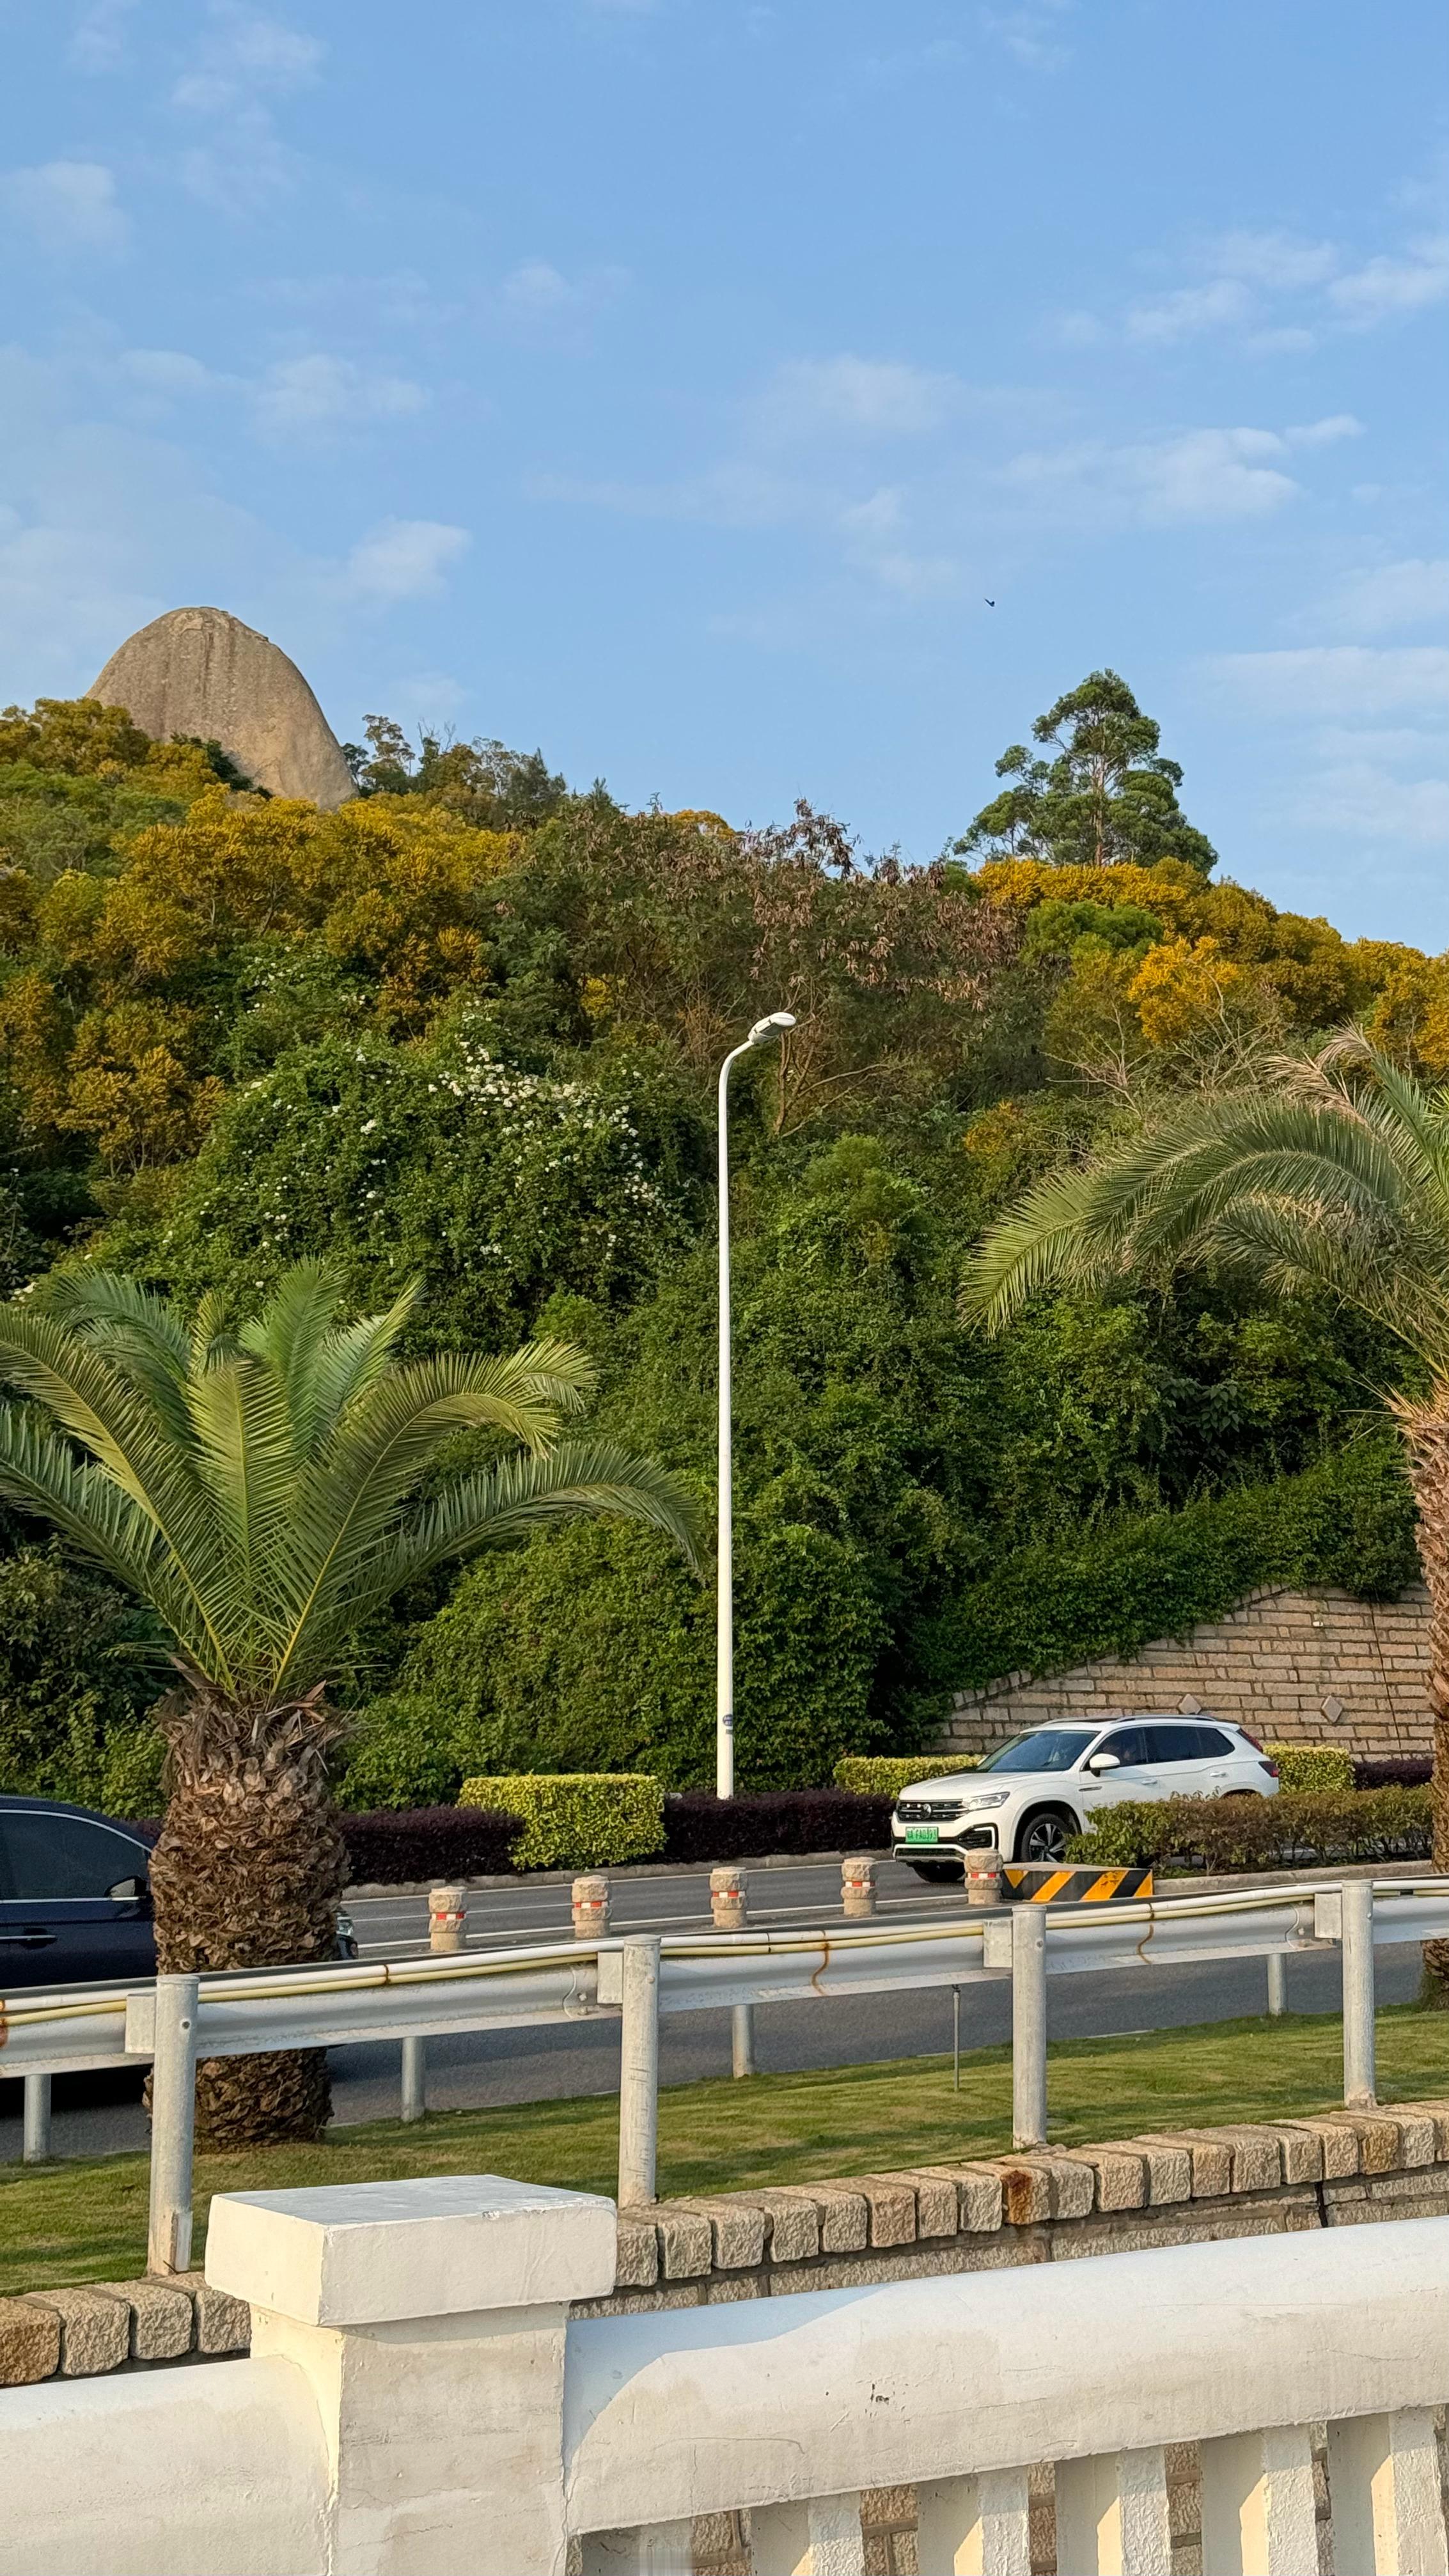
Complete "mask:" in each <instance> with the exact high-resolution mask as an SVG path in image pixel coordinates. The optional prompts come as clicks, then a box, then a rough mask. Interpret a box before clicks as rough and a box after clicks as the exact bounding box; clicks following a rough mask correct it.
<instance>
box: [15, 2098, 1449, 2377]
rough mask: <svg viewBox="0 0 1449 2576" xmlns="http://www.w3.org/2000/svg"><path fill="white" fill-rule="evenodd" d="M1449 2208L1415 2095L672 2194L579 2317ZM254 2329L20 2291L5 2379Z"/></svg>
mask: <svg viewBox="0 0 1449 2576" xmlns="http://www.w3.org/2000/svg"><path fill="white" fill-rule="evenodd" d="M1444 2217H1449V2102H1422V2103H1396V2104H1395V2105H1394V2106H1393V2108H1392V2109H1389V2110H1381V2111H1371V2112H1368V2111H1328V2112H1324V2113H1322V2114H1321V2115H1313V2116H1308V2117H1305V2118H1303V2119H1296V2120H1277V2121H1273V2122H1271V2123H1266V2124H1262V2125H1258V2126H1251V2127H1250V2126H1242V2127H1230V2128H1219V2129H1181V2130H1174V2131H1171V2132H1164V2133H1162V2134H1161V2135H1154V2136H1151V2137H1140V2138H1122V2139H1116V2140H1113V2141H1111V2142H1110V2143H1108V2144H1106V2145H1104V2146H1085V2147H1063V2148H1049V2149H1044V2150H1042V2151H1041V2152H1040V2153H1038V2154H1032V2155H1010V2156H991V2157H984V2158H982V2159H980V2160H979V2161H977V2162H973V2163H969V2164H961V2165H930V2166H925V2167H922V2168H918V2169H913V2170H910V2171H906V2172H903V2173H889V2174H852V2175H850V2176H848V2177H847V2178H846V2179H845V2180H844V2181H841V2182H812V2183H794V2184H789V2185H784V2186H781V2187H779V2188H777V2189H773V2190H766V2191H742V2192H722V2193H720V2194H718V2195H716V2196H714V2197H711V2198H709V2199H697V2200H669V2201H661V2202H660V2203H659V2204H658V2205H657V2207H656V2208H654V2209H652V2210H651V2211H650V2212H649V2213H648V2214H647V2216H646V2215H644V2214H643V2213H638V2212H636V2213H632V2214H630V2215H629V2216H626V2217H624V2218H622V2219H621V2220H620V2223H619V2256H618V2268H617V2272H616V2275H615V2286H614V2290H613V2294H612V2296H611V2297H609V2298H606V2299H598V2300H592V2301H589V2302H586V2303H581V2304H580V2306H579V2307H578V2308H577V2309H576V2310H575V2314H576V2315H579V2316H609V2315H624V2314H628V2313H631V2312H633V2311H635V2310H638V2309H645V2308H687V2307H703V2306H707V2305H710V2304H713V2303H714V2302H715V2301H718V2300H725V2299H760V2298H773V2297H778V2296H780V2295H781V2294H782V2293H788V2292H789V2291H792V2290H837V2289H849V2288H850V2287H852V2285H854V2284H856V2283H859V2282H869V2281H888V2280H900V2279H906V2278H910V2277H912V2276H915V2277H918V2278H919V2277H921V2276H927V2275H939V2274H942V2273H950V2272H980V2271H988V2270H995V2269H998V2268H1000V2267H1001V2266H1005V2265H1011V2264H1015V2263H1062V2262H1068V2261H1071V2260H1073V2259H1075V2258H1076V2257H1078V2256H1081V2255H1088V2254H1113V2253H1124V2252H1127V2251H1128V2250H1130V2249H1133V2248H1140V2247H1149V2246H1154V2245H1185V2244H1192V2243H1197V2242H1201V2241H1203V2240H1210V2239H1213V2238H1217V2237H1225V2236H1275V2235H1286V2234H1293V2233H1295V2232H1298V2231H1300V2230H1303V2229H1306V2228H1318V2227H1356V2226H1361V2225H1363V2224H1364V2223H1365V2222H1366V2221H1369V2220H1375V2219H1399V2218H1444ZM250 2328H251V2320H250V2318H249V2316H248V2314H247V2311H246V2309H245V2307H243V2306H242V2304H241V2303H240V2302H239V2301H238V2300H235V2299H228V2298H225V2297H224V2296H223V2295H222V2294H221V2293H220V2292H219V2291H216V2290H211V2289H208V2288H207V2286H206V2284H205V2282H204V2280H203V2278H202V2275H201V2274H200V2273H199V2272H188V2273H185V2274H182V2275H181V2276H180V2277H179V2278H177V2279H175V2280H157V2279H152V2280H147V2281H121V2282H106V2283H97V2284H95V2285H94V2286H87V2287H86V2288H75V2289H63V2290H35V2291H30V2292H28V2293H27V2294H26V2295H25V2296H24V2297H23V2298H15V2299H0V2387H18V2386H23V2385H26V2384H28V2383H30V2382H32V2381H35V2380H41V2379H49V2378H53V2377H56V2376H61V2377H70V2378H81V2377H91V2376H94V2375H96V2374H99V2373H102V2372H111V2371H117V2370H124V2369H136V2368H140V2367H154V2366H156V2365H157V2364H158V2363H168V2362H169V2363H175V2362H180V2361H185V2360H188V2359H190V2360H196V2359H203V2358H220V2357H223V2356H225V2355H227V2354H231V2353H241V2352H244V2351H245V2350H246V2348H247V2343H248V2339H249V2335H250Z"/></svg>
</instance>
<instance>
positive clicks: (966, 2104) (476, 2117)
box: [0, 2006, 1449, 2292]
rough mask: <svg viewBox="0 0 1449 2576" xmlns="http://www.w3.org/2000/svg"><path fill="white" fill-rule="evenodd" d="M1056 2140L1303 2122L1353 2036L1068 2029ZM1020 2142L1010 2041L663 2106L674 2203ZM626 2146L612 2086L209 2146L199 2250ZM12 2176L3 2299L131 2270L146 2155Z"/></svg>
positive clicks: (1428, 2026) (1381, 2028) (1406, 2065)
mask: <svg viewBox="0 0 1449 2576" xmlns="http://www.w3.org/2000/svg"><path fill="white" fill-rule="evenodd" d="M1378 2072H1379V2094H1380V2098H1381V2099H1382V2100H1383V2101H1385V2102H1392V2101H1394V2100H1395V2099H1397V2100H1399V2101H1416V2100H1417V2101H1422V2100H1425V2099H1428V2098H1431V2097H1434V2096H1437V2095H1442V2094H1446V2093H1449V2016H1446V2015H1445V2014H1442V2013H1425V2012H1421V2011H1419V2010H1418V2009H1417V2008H1416V2007H1414V2006H1403V2007H1400V2008H1398V2009H1396V2010H1390V2011H1385V2012H1381V2013H1380V2014H1379V2016H1378ZM1048 2086H1049V2129H1050V2135H1051V2138H1052V2141H1053V2143H1054V2144H1058V2145H1062V2146H1070V2145H1073V2144H1076V2143H1085V2142H1087V2141H1089V2140H1097V2139H1107V2138H1121V2137H1130V2136H1133V2135H1134V2134H1136V2133H1137V2132H1138V2131H1140V2130H1146V2129H1158V2128H1178V2127H1182V2126H1184V2125H1189V2126H1193V2127H1203V2126H1212V2125H1216V2124H1217V2123H1218V2122H1220V2121H1224V2120H1258V2119H1271V2118H1274V2117H1277V2118H1285V2117H1291V2116H1292V2115H1293V2114H1294V2113H1296V2112H1300V2111H1321V2110H1327V2109H1331V2107H1332V2106H1333V2104H1334V2103H1335V2102H1337V2101H1339V2100H1341V2098H1342V2092H1343V2056H1342V2035H1341V2029H1340V2025H1339V2022H1338V2020H1337V2019H1336V2018H1335V2017H1331V2016H1329V2015H1327V2014H1318V2013H1314V2014H1305V2015H1302V2016H1295V2015H1285V2017H1284V2018H1283V2019H1282V2020H1281V2021H1268V2020H1266V2019H1263V2020H1253V2021H1228V2022H1212V2023H1210V2024H1208V2025H1206V2026H1205V2027H1203V2028H1200V2029H1192V2030H1166V2031H1153V2032H1149V2033H1145V2034H1142V2035H1140V2036H1136V2037H1132V2038H1118V2039H1075V2040H1065V2041H1063V2042H1062V2043H1061V2044H1060V2046H1057V2047H1054V2048H1053V2049H1052V2052H1051V2058H1050V2061H1049V2066H1048ZM1010 2143H1011V2052H1010V2050H1009V2049H1007V2048H984V2049H976V2050H973V2051H971V2052H970V2053H969V2054H964V2055H963V2056H962V2060H961V2090H960V2093H959V2094H955V2093H953V2092H952V2089H951V2061H950V2059H949V2058H948V2057H947V2058H941V2057H910V2058H906V2059H903V2060H900V2061H897V2062H896V2063H893V2064H888V2065H881V2066H847V2067H841V2068H839V2069H838V2070H834V2071H824V2072H819V2071H817V2072H812V2073H808V2074H803V2075H757V2076H753V2077H751V2078H750V2079H749V2080H748V2081H746V2082H742V2083H735V2082H733V2081H731V2080H723V2081H716V2082H711V2083H708V2084H681V2085H677V2086H672V2087H670V2088H669V2089H668V2090H667V2091H665V2092H664V2093H662V2094H661V2096H660V2102H659V2189H660V2194H661V2196H662V2197H666V2198H672V2197H675V2196H678V2195H682V2194H685V2193H693V2192H710V2191H738V2190H743V2189H746V2188H748V2187H749V2186H750V2185H751V2184H763V2183H777V2182H809V2181H814V2180H823V2179H825V2178H826V2177H828V2176H831V2175H842V2174H850V2173H881V2172H890V2171H892V2170H894V2169H896V2168H899V2167H903V2166H907V2165H914V2164H939V2163H942V2162H950V2163H958V2162H961V2161H962V2160H964V2159H967V2158H970V2157H973V2156H980V2155H999V2154H1001V2153H1002V2152H1003V2151H1004V2150H1005V2149H1006V2148H1007V2147H1008V2146H1009V2145H1010ZM617 2145H618V2120H617V2105H616V2102H615V2101H614V2099H613V2097H612V2096H610V2095H607V2094H606V2095H602V2096H597V2097H585V2098H584V2099H581V2100H575V2101H567V2102H530V2103H521V2104H519V2105H518V2106H517V2107H514V2108H510V2109H506V2110H492V2111H448V2112H439V2113H436V2114H434V2115H432V2116H431V2117H429V2118H428V2119H427V2120H425V2121H422V2122H420V2123H418V2124H416V2125H415V2126H412V2127H408V2128H404V2126H403V2125H402V2122H401V2121H399V2120H375V2121H370V2122H368V2123H367V2124H366V2125H365V2126H362V2127H357V2128H347V2129H344V2128H335V2129H333V2130H332V2131H331V2133H330V2135H329V2136H328V2138H327V2139H326V2141H325V2143H324V2144H323V2145H321V2146H316V2147H274V2148H270V2149H264V2150H260V2151H258V2152H256V2153H252V2154H248V2155H229V2156H199V2157H198V2158H197V2162H196V2216H197V2227H196V2245H197V2248H198V2259H200V2248H201V2246H202V2244H203V2242H204V2234H205V2221H206V2211H207V2207H208V2205H209V2203H210V2200H211V2195H212V2193H213V2192H216V2191H257V2190H264V2189H269V2190H283V2189H286V2188H288V2187H289V2186H295V2185H296V2184H299V2183H320V2182H329V2183H337V2182H374V2181H380V2180H394V2179H398V2178H400V2177H405V2176H407V2175H411V2174H424V2173H501V2174H509V2175H513V2176H515V2177H516V2178H517V2179H518V2180H520V2181H525V2182H547V2183H557V2184H562V2185H572V2186H573V2187H574V2188H575V2189H577V2190H581V2191H604V2192H612V2191H613V2188H614V2175H615V2169H616V2155H617ZM3 2171H4V2179H3V2181H0V2292H11V2291H16V2290H25V2289H40V2288H43V2287H45V2286H46V2285H52V2286H53V2285H54V2284H56V2283H58V2282H62V2281H103V2280H124V2279H127V2278H130V2277H132V2276H134V2275H135V2274H136V2273H138V2272H140V2271H141V2270H142V2269H143V2267H144V2264H145V2259H146V2187H147V2161H146V2158H145V2157H144V2156H139V2155H118V2156H103V2157H96V2158H94V2159H92V2160H90V2161H89V2162H80V2161H76V2162H73V2163H72V2162H65V2163H60V2164H54V2165H47V2166H40V2167H34V2166H21V2165H11V2166H8V2167H6V2168H4V2169H3Z"/></svg>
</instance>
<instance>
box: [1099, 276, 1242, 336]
mask: <svg viewBox="0 0 1449 2576" xmlns="http://www.w3.org/2000/svg"><path fill="white" fill-rule="evenodd" d="M1251 311H1252V297H1251V296H1250V295H1249V293H1248V290H1247V288H1246V286H1244V285H1243V284H1242V282H1241V280H1240V279H1238V278H1236V277H1215V278H1214V279H1213V280H1212V281H1211V283H1210V284H1209V285H1207V286H1180V287H1178V288H1177V289H1176V290H1175V292H1174V293H1173V294H1171V295H1159V296H1157V297H1155V298H1154V299H1153V300H1152V301H1151V302H1149V303H1146V304H1134V306H1133V307H1132V310H1131V311H1130V313H1129V314H1128V316H1127V322H1126V331H1127V337H1128V339H1129V340H1147V341H1157V342H1166V341H1172V340H1187V339H1194V338H1196V336H1197V334H1198V333H1199V332H1200V331H1221V330H1225V329H1227V328H1228V327H1229V326H1231V325H1233V324H1235V323H1239V322H1242V321H1244V320H1246V318H1247V316H1248V314H1249V313H1250V312H1251Z"/></svg>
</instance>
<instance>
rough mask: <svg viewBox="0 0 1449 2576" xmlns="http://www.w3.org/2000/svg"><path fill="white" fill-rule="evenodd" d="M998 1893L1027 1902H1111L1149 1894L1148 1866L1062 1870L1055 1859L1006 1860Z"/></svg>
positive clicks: (1150, 1889)
mask: <svg viewBox="0 0 1449 2576" xmlns="http://www.w3.org/2000/svg"><path fill="white" fill-rule="evenodd" d="M1001 1893H1002V1895H1003V1896H1005V1897H1008V1898H1010V1897H1016V1898H1017V1899H1018V1900H1024V1901H1025V1902H1026V1903H1027V1904H1028V1905H1110V1904H1111V1902H1112V1900H1113V1898H1114V1897H1115V1898H1116V1900H1117V1902H1118V1903H1119V1904H1120V1903H1121V1902H1122V1901H1123V1899H1124V1898H1126V1897H1129V1896H1150V1895H1151V1894H1152V1872H1151V1870H1150V1869H1063V1868H1061V1867H1060V1866H1059V1865H1058V1864H1057V1863H1056V1862H1054V1861H1040V1860H1035V1861H1007V1862H1006V1864H1005V1866H1004V1867H1003V1869H1002V1872H1001Z"/></svg>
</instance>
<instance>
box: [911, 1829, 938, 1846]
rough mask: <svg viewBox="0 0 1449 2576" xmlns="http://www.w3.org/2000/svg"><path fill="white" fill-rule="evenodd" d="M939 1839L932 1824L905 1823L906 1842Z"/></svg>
mask: <svg viewBox="0 0 1449 2576" xmlns="http://www.w3.org/2000/svg"><path fill="white" fill-rule="evenodd" d="M940 1839H941V1837H940V1835H939V1834H938V1833H937V1831H936V1828H935V1826H934V1825H907V1827H906V1840H907V1842H908V1843H938V1842H939V1841H940Z"/></svg>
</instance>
